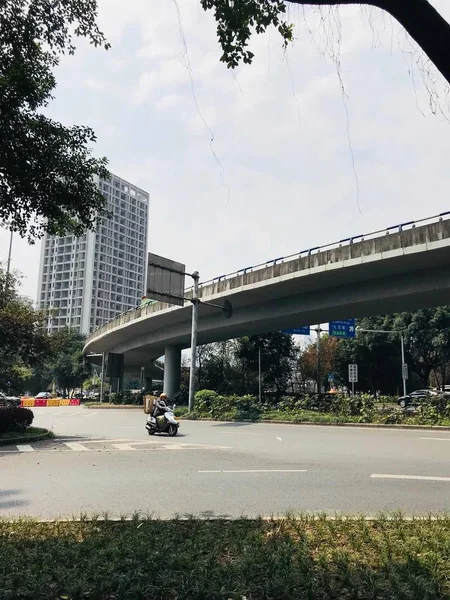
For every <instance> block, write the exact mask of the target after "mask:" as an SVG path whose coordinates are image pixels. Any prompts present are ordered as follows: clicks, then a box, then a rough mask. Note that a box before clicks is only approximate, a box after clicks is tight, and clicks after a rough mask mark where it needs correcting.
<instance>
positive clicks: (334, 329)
mask: <svg viewBox="0 0 450 600" xmlns="http://www.w3.org/2000/svg"><path fill="white" fill-rule="evenodd" d="M329 327H330V335H333V336H335V337H340V338H354V337H355V335H356V330H355V319H347V320H345V321H330V325H329Z"/></svg>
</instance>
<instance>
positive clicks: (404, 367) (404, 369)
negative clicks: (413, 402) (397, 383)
mask: <svg viewBox="0 0 450 600" xmlns="http://www.w3.org/2000/svg"><path fill="white" fill-rule="evenodd" d="M400 344H401V348H402V380H403V395H404V396H406V377H407V374H408V365H407V364H406V363H405V339H404V337H403V333H401V334H400Z"/></svg>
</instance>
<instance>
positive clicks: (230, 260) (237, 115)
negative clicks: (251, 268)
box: [0, 0, 450, 295]
mask: <svg viewBox="0 0 450 600" xmlns="http://www.w3.org/2000/svg"><path fill="white" fill-rule="evenodd" d="M99 4H100V23H101V26H102V27H103V29H104V30H105V33H106V34H107V36H108V38H109V39H110V40H111V42H112V48H111V50H110V51H108V52H104V51H103V50H100V49H94V48H92V47H91V46H89V45H87V44H81V46H80V51H79V52H78V53H77V54H76V56H75V57H67V58H65V59H64V61H63V62H62V64H61V67H60V68H59V69H58V72H57V77H58V83H59V85H58V88H57V90H56V101H55V102H54V103H53V104H52V105H51V107H50V111H51V114H52V116H54V117H55V118H57V119H61V120H62V121H63V122H65V123H72V122H77V123H86V124H90V125H92V126H93V127H94V129H95V130H96V132H97V134H98V146H97V148H96V152H98V154H99V155H103V154H105V155H107V156H108V157H109V158H110V168H111V170H112V171H114V172H116V173H118V174H119V175H121V176H122V177H124V178H129V179H130V180H132V181H133V182H135V183H137V184H138V185H140V186H141V187H143V188H144V189H147V190H148V191H149V192H150V194H151V216H150V224H151V231H150V245H151V249H152V250H154V251H155V252H157V253H160V254H166V255H168V256H171V257H173V258H175V259H180V260H182V261H185V262H186V264H187V265H188V267H189V268H191V269H193V268H196V269H199V270H200V273H201V276H202V278H208V277H212V276H214V275H217V274H220V273H223V272H227V271H232V270H234V269H237V268H240V267H244V266H246V265H249V264H254V263H258V262H262V261H264V260H266V259H269V258H271V257H275V256H283V255H287V254H290V253H292V252H295V251H297V250H302V249H304V248H307V247H311V246H316V245H318V244H323V243H327V242H329V241H332V240H334V239H338V238H339V239H340V238H343V237H347V236H349V235H352V234H358V233H363V232H364V231H370V230H374V229H378V228H382V227H385V226H387V225H391V224H394V223H395V222H401V221H407V220H410V219H414V218H420V217H423V216H427V215H431V214H432V213H438V212H441V211H443V210H447V209H448V208H449V206H448V200H447V199H448V194H449V184H448V165H447V162H448V161H447V157H448V156H449V151H450V137H449V135H448V131H449V130H448V124H447V123H445V122H442V121H440V120H439V119H438V118H437V117H434V116H432V117H426V118H425V117H423V116H422V114H421V112H420V110H419V109H418V108H417V106H416V95H415V91H414V85H413V81H412V79H411V77H410V76H409V74H408V69H407V66H406V64H405V58H404V56H403V54H402V52H401V50H400V49H399V47H398V44H397V40H398V39H399V31H400V28H399V27H398V26H397V25H396V24H395V23H393V24H392V27H393V30H392V31H391V22H390V20H389V19H387V18H386V17H382V16H381V13H380V11H374V12H373V27H374V30H375V31H376V32H377V33H376V36H375V37H374V34H373V31H372V28H371V26H370V24H368V23H367V22H366V21H367V19H366V20H363V19H362V18H361V14H360V10H359V9H358V8H355V7H350V8H346V9H342V10H341V11H340V14H341V36H342V37H341V40H342V42H341V75H342V80H343V82H344V86H345V95H343V94H342V91H341V85H340V81H339V78H338V75H337V72H336V66H335V64H333V61H332V60H331V59H330V58H327V57H324V56H323V55H322V54H320V52H319V51H318V50H317V47H316V44H315V43H314V41H313V40H312V38H311V35H310V34H309V33H308V31H307V29H306V26H305V23H304V19H303V11H301V10H300V9H298V8H296V7H293V8H291V10H290V14H291V16H292V18H293V19H295V21H296V23H297V28H296V36H297V39H296V42H295V44H293V45H292V47H290V48H289V49H288V51H287V53H286V54H285V53H284V52H283V50H282V47H281V40H280V38H279V35H278V34H277V33H276V32H275V31H272V32H271V33H270V34H266V35H264V36H257V37H256V38H255V39H254V40H253V41H252V50H253V51H254V52H255V60H254V64H253V65H251V66H244V67H240V68H239V69H237V70H236V72H235V73H232V72H231V71H229V70H228V69H227V68H226V67H225V65H223V64H222V63H220V62H219V57H220V54H221V52H220V49H219V47H218V44H217V41H216V33H215V24H214V21H213V19H212V16H211V15H210V14H205V13H204V12H203V11H202V10H200V9H199V2H198V0H179V1H178V4H179V7H180V13H181V18H182V27H181V32H180V26H179V25H180V24H179V21H178V16H177V11H176V5H175V3H174V2H167V0H152V1H151V2H148V0H133V1H130V2H127V3H124V2H123V1H122V0H100V3H99ZM434 4H435V5H436V6H437V7H438V8H439V9H442V11H443V14H444V15H445V16H446V17H448V18H449V19H450V8H449V6H448V4H447V3H446V2H444V0H440V1H439V2H437V1H436V2H435V3H434ZM306 16H307V23H308V24H309V25H310V26H311V27H312V28H314V30H315V38H316V41H317V40H321V42H322V48H323V47H324V46H325V45H326V44H325V43H324V42H325V41H326V40H327V39H329V38H327V37H326V36H327V35H328V34H330V32H329V31H325V32H324V31H323V30H322V32H321V31H318V30H317V27H316V25H317V21H318V16H317V13H316V12H315V11H312V10H307V11H306ZM337 33H338V31H337V30H335V33H334V35H335V37H334V39H335V40H336V39H338V38H337ZM391 39H392V40H393V43H392V51H391ZM400 40H402V36H401V34H400ZM184 41H185V42H186V46H187V50H188V55H187V56H186V54H185V50H186V48H185V46H184ZM402 43H403V42H402ZM373 46H375V48H373ZM187 59H189V65H190V69H191V76H192V81H191V78H190V76H189V71H188V69H187V68H186V67H187ZM78 82H81V83H80V85H79V89H78V88H77V86H78ZM74 83H75V84H76V85H75V86H74ZM415 84H416V91H417V103H418V105H419V106H420V107H421V109H424V110H425V112H427V114H428V113H429V110H428V107H427V103H428V97H427V93H426V91H425V89H424V86H423V84H422V82H421V78H420V74H419V73H416V79H415ZM192 85H193V88H194V91H195V98H196V100H197V104H198V106H197V105H196V102H195V100H194V95H193V90H192ZM86 88H88V90H86ZM343 100H344V101H345V103H346V107H347V109H348V114H349V122H348V123H347V117H346V110H345V107H344V103H343ZM203 120H204V121H205V122H206V125H205V123H204V121H203ZM347 126H348V127H349V132H350V140H351V146H352V150H353V153H354V157H355V164H356V169H357V174H358V178H359V184H360V190H361V194H360V205H361V210H362V214H360V212H359V210H358V206H357V197H356V182H355V176H354V173H353V169H352V161H351V154H350V150H349V140H348V133H347ZM209 129H211V131H212V133H213V134H214V141H213V142H212V149H213V151H214V152H215V154H216V156H217V159H218V160H219V162H220V164H221V166H222V167H223V170H224V177H225V183H226V185H228V186H229V188H227V187H226V186H224V185H222V179H221V169H220V167H219V165H218V164H217V162H216V158H215V157H214V155H213V153H212V150H211V147H210V140H211V134H210V132H209ZM228 189H229V197H228ZM0 252H1V253H2V256H6V253H7V235H6V234H5V233H0ZM13 264H14V265H15V266H16V267H18V268H20V269H21V270H22V271H24V273H25V274H26V275H27V277H28V279H27V282H26V284H25V285H26V287H25V288H24V291H25V293H29V294H31V295H34V294H35V287H36V285H37V276H36V272H37V265H38V256H37V252H36V249H29V248H27V246H26V244H25V243H23V242H22V243H19V242H18V241H15V244H14V252H13Z"/></svg>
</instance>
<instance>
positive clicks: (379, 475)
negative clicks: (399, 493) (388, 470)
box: [371, 473, 450, 481]
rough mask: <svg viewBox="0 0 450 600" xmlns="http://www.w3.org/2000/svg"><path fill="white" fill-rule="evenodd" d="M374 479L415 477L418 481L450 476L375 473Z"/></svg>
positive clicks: (441, 478)
mask: <svg viewBox="0 0 450 600" xmlns="http://www.w3.org/2000/svg"><path fill="white" fill-rule="evenodd" d="M371 477H372V479H414V480H417V481H450V477H430V476H428V475H392V474H390V475H388V474H383V473H373V474H372V475H371Z"/></svg>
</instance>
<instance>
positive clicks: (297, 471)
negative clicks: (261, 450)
mask: <svg viewBox="0 0 450 600" xmlns="http://www.w3.org/2000/svg"><path fill="white" fill-rule="evenodd" d="M306 472H307V471H306V469H242V470H230V471H225V470H224V471H199V473H306Z"/></svg>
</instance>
